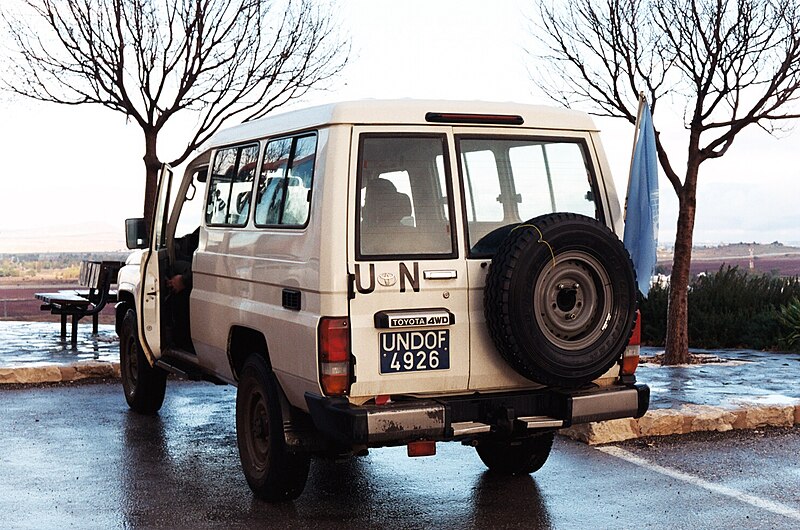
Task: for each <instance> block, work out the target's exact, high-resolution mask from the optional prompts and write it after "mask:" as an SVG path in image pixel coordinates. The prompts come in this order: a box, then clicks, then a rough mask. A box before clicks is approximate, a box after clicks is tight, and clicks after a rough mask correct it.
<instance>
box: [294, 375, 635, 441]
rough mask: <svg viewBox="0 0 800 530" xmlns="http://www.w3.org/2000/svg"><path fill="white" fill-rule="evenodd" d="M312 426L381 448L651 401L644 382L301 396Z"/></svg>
mask: <svg viewBox="0 0 800 530" xmlns="http://www.w3.org/2000/svg"><path fill="white" fill-rule="evenodd" d="M305 398H306V403H307V404H308V410H309V412H310V414H311V418H312V420H313V422H314V426H315V427H316V428H317V430H319V431H320V432H322V433H323V434H324V435H325V436H326V437H327V438H328V439H329V440H331V441H333V442H335V443H337V444H341V445H343V446H353V445H359V446H368V447H381V446H387V445H402V444H405V443H408V442H410V441H414V440H423V439H424V440H455V439H465V438H470V437H477V436H481V435H486V434H490V433H491V434H499V435H509V436H515V435H524V434H525V433H526V432H527V431H529V430H532V429H554V428H560V427H568V426H570V425H574V424H578V423H587V422H591V421H603V420H611V419H617V418H631V417H635V418H638V417H641V416H643V415H644V413H645V412H647V408H648V406H649V404H650V388H649V387H648V386H647V385H643V384H633V385H628V386H614V387H610V388H594V389H590V390H579V391H565V390H552V389H544V390H535V391H528V392H509V393H500V394H471V395H468V396H455V397H443V398H437V399H419V400H417V399H411V400H408V401H400V402H392V403H387V404H386V405H380V406H379V405H363V406H360V407H358V406H354V405H352V404H350V402H349V401H348V400H347V399H345V398H327V397H322V396H318V395H315V394H311V393H306V395H305Z"/></svg>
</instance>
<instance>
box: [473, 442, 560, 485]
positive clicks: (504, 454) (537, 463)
mask: <svg viewBox="0 0 800 530" xmlns="http://www.w3.org/2000/svg"><path fill="white" fill-rule="evenodd" d="M554 437H555V433H554V432H548V433H542V434H537V435H534V436H531V437H529V438H522V439H519V440H508V441H500V440H491V439H487V440H481V441H480V443H479V444H478V446H477V447H475V449H476V451H478V456H479V457H480V458H481V460H482V461H483V463H484V464H486V467H488V468H489V470H490V471H492V472H494V473H499V474H502V475H514V476H517V475H529V474H531V473H534V472H536V471H539V470H540V469H541V468H542V466H543V465H544V463H545V462H547V457H548V456H550V449H552V447H553V438H554Z"/></svg>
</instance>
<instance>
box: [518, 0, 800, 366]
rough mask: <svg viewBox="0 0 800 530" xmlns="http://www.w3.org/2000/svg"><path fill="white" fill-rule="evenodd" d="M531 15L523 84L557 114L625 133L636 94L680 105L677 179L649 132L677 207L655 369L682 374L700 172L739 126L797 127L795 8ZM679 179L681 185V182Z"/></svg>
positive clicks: (741, 3) (732, 4) (727, 4)
mask: <svg viewBox="0 0 800 530" xmlns="http://www.w3.org/2000/svg"><path fill="white" fill-rule="evenodd" d="M551 1H552V0H544V3H540V4H539V9H538V13H539V15H540V18H539V19H538V20H537V21H535V25H536V26H537V29H536V35H537V37H538V39H539V40H540V42H541V43H543V44H544V45H545V46H546V49H547V50H548V52H546V53H545V54H544V59H545V61H544V62H543V63H542V64H543V65H545V67H543V68H541V69H540V71H539V72H538V73H537V75H536V76H535V79H534V80H535V82H536V83H538V84H539V85H540V86H541V87H544V88H546V90H547V93H548V94H549V95H550V96H551V97H553V98H554V99H556V100H557V101H560V102H561V103H564V104H566V105H568V106H569V105H575V104H589V105H592V107H593V110H594V111H595V112H596V113H597V114H600V115H604V116H613V117H621V118H623V119H626V120H628V121H629V122H630V123H634V122H635V120H636V102H637V94H638V93H639V92H640V91H644V92H645V94H646V95H647V98H648V100H649V102H650V108H651V112H652V113H653V115H654V123H655V124H656V125H658V120H657V119H656V118H655V115H656V108H657V107H658V106H659V104H660V103H661V102H664V104H665V105H669V104H670V103H673V104H674V103H677V104H682V105H683V111H684V124H685V128H686V130H687V132H688V135H687V138H686V141H687V145H686V149H687V150H686V167H685V168H683V169H681V168H679V167H676V166H675V165H674V164H673V163H672V162H671V160H674V158H675V155H674V153H668V152H667V149H666V148H665V146H664V144H663V143H662V139H661V137H660V135H659V133H658V128H656V144H657V145H656V147H657V151H658V159H659V162H660V165H661V168H662V170H663V172H664V174H665V175H666V177H667V178H668V179H669V182H670V183H671V184H672V187H673V188H674V189H675V193H676V194H677V196H678V203H679V212H678V225H677V232H676V238H675V254H674V262H673V268H672V276H671V283H670V295H669V309H668V323H667V345H666V358H667V362H668V363H671V364H676V363H682V362H686V361H687V360H688V358H689V349H688V343H689V338H688V326H687V316H688V307H687V306H688V299H687V296H688V285H689V265H690V262H691V252H692V233H693V230H694V221H695V210H696V204H697V177H698V174H699V170H700V166H701V164H702V163H703V162H705V161H706V160H709V159H714V158H719V157H721V156H723V155H724V154H725V153H726V152H728V150H729V149H730V147H731V145H733V143H734V139H735V138H736V136H737V135H738V134H739V133H740V132H741V131H742V130H743V129H744V128H745V127H748V126H750V125H756V126H759V127H761V128H763V129H765V130H767V131H769V132H773V130H774V128H775V127H776V126H778V125H779V123H780V122H781V121H782V120H787V119H790V118H796V117H798V113H797V108H796V107H795V105H793V103H795V102H796V100H797V98H798V96H799V95H800V92H799V90H800V14H799V12H798V6H797V4H796V2H795V0H730V1H729V0H710V1H702V0H597V1H596V0H571V1H570V2H558V3H557V4H554V3H551ZM681 173H682V174H681Z"/></svg>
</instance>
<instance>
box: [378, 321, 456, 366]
mask: <svg viewBox="0 0 800 530" xmlns="http://www.w3.org/2000/svg"><path fill="white" fill-rule="evenodd" d="M380 341H381V373H382V374H398V373H402V372H419V371H427V370H447V369H448V368H450V330H449V329H435V330H428V331H394V332H390V333H381V334H380Z"/></svg>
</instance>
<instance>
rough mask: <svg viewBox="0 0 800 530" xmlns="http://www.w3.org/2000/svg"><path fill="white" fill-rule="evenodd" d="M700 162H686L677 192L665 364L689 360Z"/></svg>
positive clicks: (681, 362)
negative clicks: (690, 299)
mask: <svg viewBox="0 0 800 530" xmlns="http://www.w3.org/2000/svg"><path fill="white" fill-rule="evenodd" d="M699 165H700V164H699V162H692V161H691V160H690V161H689V163H688V164H687V171H686V181H685V182H684V185H683V189H682V190H681V192H680V193H679V194H678V204H679V205H678V228H677V232H676V234H675V255H674V257H673V260H672V274H671V275H670V284H669V303H668V308H667V341H666V351H665V355H664V363H665V364H683V363H687V362H689V274H690V266H691V264H692V236H693V233H694V218H695V211H696V208H697V172H698V169H699Z"/></svg>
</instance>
